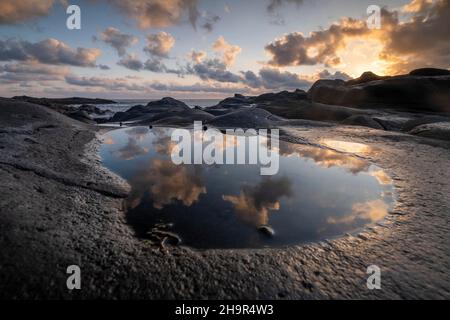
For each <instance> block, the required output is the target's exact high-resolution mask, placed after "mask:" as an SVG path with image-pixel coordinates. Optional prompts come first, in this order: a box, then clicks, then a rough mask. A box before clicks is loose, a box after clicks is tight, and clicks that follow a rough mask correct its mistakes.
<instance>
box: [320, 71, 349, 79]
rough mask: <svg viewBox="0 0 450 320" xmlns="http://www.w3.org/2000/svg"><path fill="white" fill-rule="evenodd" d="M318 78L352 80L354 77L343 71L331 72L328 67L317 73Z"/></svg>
mask: <svg viewBox="0 0 450 320" xmlns="http://www.w3.org/2000/svg"><path fill="white" fill-rule="evenodd" d="M316 78H318V79H326V80H336V79H338V80H344V81H347V80H350V79H352V77H350V76H349V75H348V74H346V73H345V72H342V71H335V72H334V73H330V71H328V70H327V69H324V70H322V71H321V72H319V73H317V75H316Z"/></svg>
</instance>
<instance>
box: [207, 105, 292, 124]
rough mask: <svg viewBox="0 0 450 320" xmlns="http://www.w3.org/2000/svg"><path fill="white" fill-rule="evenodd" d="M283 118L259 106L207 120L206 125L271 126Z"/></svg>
mask: <svg viewBox="0 0 450 320" xmlns="http://www.w3.org/2000/svg"><path fill="white" fill-rule="evenodd" d="M283 120H284V119H282V118H280V117H277V116H274V115H273V114H271V113H270V112H268V111H266V110H263V109H259V108H247V109H244V110H239V111H235V112H231V113H227V114H225V115H223V116H218V117H215V118H214V119H212V120H210V121H207V122H206V123H207V124H208V125H211V126H214V127H217V128H244V129H247V128H255V129H260V128H272V127H274V126H275V125H276V122H277V121H283Z"/></svg>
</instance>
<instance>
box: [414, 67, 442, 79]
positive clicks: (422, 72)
mask: <svg viewBox="0 0 450 320" xmlns="http://www.w3.org/2000/svg"><path fill="white" fill-rule="evenodd" d="M409 75H411V76H419V77H433V76H449V75H450V71H449V70H446V69H436V68H422V69H416V70H413V71H411V72H410V73H409Z"/></svg>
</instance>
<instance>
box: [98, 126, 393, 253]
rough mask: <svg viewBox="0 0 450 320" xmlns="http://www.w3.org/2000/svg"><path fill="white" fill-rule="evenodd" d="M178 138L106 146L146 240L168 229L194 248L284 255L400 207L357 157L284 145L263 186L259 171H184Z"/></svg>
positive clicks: (163, 135) (119, 134) (115, 134)
mask: <svg viewBox="0 0 450 320" xmlns="http://www.w3.org/2000/svg"><path fill="white" fill-rule="evenodd" d="M172 130H173V129H169V128H167V129H165V128H153V129H148V128H146V127H134V128H124V129H118V130H114V131H110V132H108V133H106V134H105V135H104V137H103V145H102V147H101V149H100V154H101V157H102V160H103V164H104V165H105V166H106V167H107V168H109V169H110V170H112V171H113V172H116V173H117V174H118V175H120V176H122V177H123V178H124V179H126V180H127V181H128V183H129V184H130V185H131V188H132V191H131V193H130V196H129V198H128V199H127V200H126V209H127V212H126V218H127V222H128V223H129V224H130V225H131V226H132V227H133V229H134V231H135V233H136V236H137V237H139V238H143V239H154V233H153V232H152V230H153V231H154V230H156V229H157V228H160V227H161V226H162V227H161V228H163V230H164V232H165V231H167V232H170V233H171V234H177V235H178V236H179V237H180V238H181V241H182V244H183V245H186V246H191V247H195V248H205V249H206V248H262V247H283V246H289V245H295V244H301V243H307V242H314V241H320V240H324V239H330V238H334V237H338V236H341V235H344V234H345V233H352V232H357V231H358V230H361V228H362V227H364V226H368V225H371V224H374V223H375V222H377V221H379V220H382V219H383V218H384V217H385V216H386V215H387V214H388V211H389V210H390V209H391V206H392V204H393V188H392V184H391V180H390V178H389V177H388V176H387V175H386V174H385V173H384V171H382V170H381V169H380V168H378V167H376V166H374V165H371V164H370V163H368V162H366V161H365V160H362V159H361V158H359V157H356V156H352V155H349V154H348V153H349V150H345V152H346V153H341V152H336V151H332V150H330V149H322V148H317V147H311V146H305V145H296V144H291V143H287V142H283V141H280V145H279V150H276V151H277V152H278V153H279V172H278V174H276V175H274V176H261V175H260V168H259V165H206V164H203V165H175V164H174V163H173V162H172V160H171V152H172V150H173V148H174V147H175V142H172V141H171V132H172ZM329 143H331V142H329ZM334 143H335V144H336V143H338V144H339V146H340V147H342V146H346V147H347V149H348V145H346V144H345V142H334ZM350 146H351V144H350ZM359 147H360V148H361V146H359ZM362 147H366V146H364V145H363V146H362ZM226 148H234V146H228V145H226V146H225V149H226ZM333 149H335V148H333ZM273 151H275V150H273ZM358 152H359V150H358ZM364 152H366V153H367V152H370V148H368V147H367V148H366V149H364ZM157 231H158V230H157Z"/></svg>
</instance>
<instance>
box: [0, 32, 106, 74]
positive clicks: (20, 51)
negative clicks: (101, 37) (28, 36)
mask: <svg viewBox="0 0 450 320" xmlns="http://www.w3.org/2000/svg"><path fill="white" fill-rule="evenodd" d="M100 53H101V51H100V50H99V49H86V48H80V47H78V48H76V49H72V48H70V47H69V46H68V45H67V44H65V43H64V42H62V41H59V40H56V39H52V38H49V39H46V40H42V41H40V42H36V43H32V42H29V41H24V40H18V39H14V38H12V39H7V40H0V61H13V60H15V61H38V62H41V63H46V64H55V65H71V66H78V67H95V66H96V60H97V58H98V57H99V55H100Z"/></svg>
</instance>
